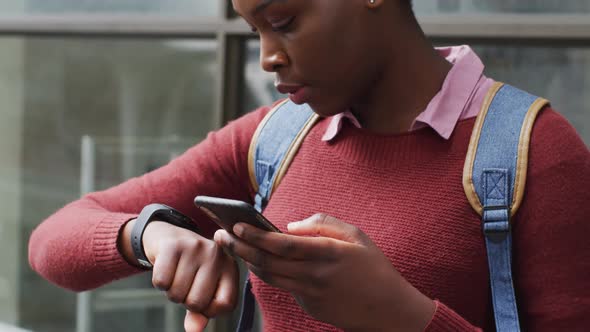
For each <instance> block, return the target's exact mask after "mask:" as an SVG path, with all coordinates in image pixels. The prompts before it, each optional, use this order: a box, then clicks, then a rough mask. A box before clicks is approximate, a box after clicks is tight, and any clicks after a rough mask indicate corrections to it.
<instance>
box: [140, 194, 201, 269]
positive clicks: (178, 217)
mask: <svg viewBox="0 0 590 332" xmlns="http://www.w3.org/2000/svg"><path fill="white" fill-rule="evenodd" d="M154 220H157V221H163V222H167V223H170V224H172V225H174V226H178V227H181V228H184V229H188V230H189V231H192V232H195V233H198V232H199V230H198V228H197V226H196V225H195V224H194V222H193V221H192V219H191V218H189V217H187V216H185V215H184V214H182V213H180V212H178V211H177V210H175V209H173V208H171V207H169V206H167V205H164V204H150V205H147V206H146V207H144V208H143V210H141V213H140V214H139V216H138V217H137V219H136V221H135V225H133V229H132V230H131V248H132V249H133V254H134V255H135V258H136V259H137V262H138V263H139V264H140V265H141V266H143V267H145V268H148V269H150V268H152V267H153V265H152V263H150V261H149V260H148V258H147V257H146V255H145V251H144V250H143V241H142V239H143V232H144V231H145V228H146V226H147V225H148V224H149V223H150V222H151V221H154Z"/></svg>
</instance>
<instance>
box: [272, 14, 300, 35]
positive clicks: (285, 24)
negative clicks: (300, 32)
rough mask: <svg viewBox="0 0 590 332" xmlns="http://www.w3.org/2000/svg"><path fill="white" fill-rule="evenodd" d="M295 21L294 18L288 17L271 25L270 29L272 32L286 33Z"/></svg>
mask: <svg viewBox="0 0 590 332" xmlns="http://www.w3.org/2000/svg"><path fill="white" fill-rule="evenodd" d="M293 21H295V16H291V17H288V18H286V19H283V20H280V21H278V22H276V23H272V24H271V29H272V31H274V32H284V31H287V30H288V29H289V28H290V27H291V25H292V24H293Z"/></svg>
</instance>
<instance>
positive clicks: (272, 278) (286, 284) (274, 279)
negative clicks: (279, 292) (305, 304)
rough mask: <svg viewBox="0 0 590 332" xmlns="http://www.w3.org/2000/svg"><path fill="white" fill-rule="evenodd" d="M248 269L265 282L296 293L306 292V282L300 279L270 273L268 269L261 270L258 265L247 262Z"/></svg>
mask: <svg viewBox="0 0 590 332" xmlns="http://www.w3.org/2000/svg"><path fill="white" fill-rule="evenodd" d="M246 266H247V267H248V270H250V271H252V273H254V274H255V275H256V276H257V277H258V278H259V279H260V280H262V281H264V282H265V283H267V284H269V285H271V286H273V287H276V288H280V289H283V290H285V291H287V292H290V293H296V294H306V293H307V290H306V288H305V287H304V286H303V285H304V284H303V283H301V282H300V281H299V280H296V279H293V278H289V277H287V276H282V275H278V274H272V273H268V272H267V271H264V270H261V269H259V268H258V267H256V266H254V265H252V264H249V263H246Z"/></svg>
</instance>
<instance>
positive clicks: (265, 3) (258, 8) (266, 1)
mask: <svg viewBox="0 0 590 332" xmlns="http://www.w3.org/2000/svg"><path fill="white" fill-rule="evenodd" d="M279 1H280V2H286V1H287V0H262V1H260V3H259V4H258V5H257V6H256V8H254V10H253V11H252V16H256V14H258V13H260V12H261V11H263V10H264V9H266V7H268V6H270V5H272V4H273V3H275V2H279Z"/></svg>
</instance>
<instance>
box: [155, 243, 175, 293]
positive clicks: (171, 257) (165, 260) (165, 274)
mask: <svg viewBox="0 0 590 332" xmlns="http://www.w3.org/2000/svg"><path fill="white" fill-rule="evenodd" d="M179 260H180V252H179V251H177V250H172V249H170V250H166V249H164V250H162V251H161V253H160V254H159V255H158V256H157V257H156V260H155V262H154V269H153V272H152V284H153V285H154V287H155V288H157V289H159V290H161V291H167V290H169V289H170V288H171V287H172V283H173V281H174V276H175V274H176V266H177V265H178V261H179Z"/></svg>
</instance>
